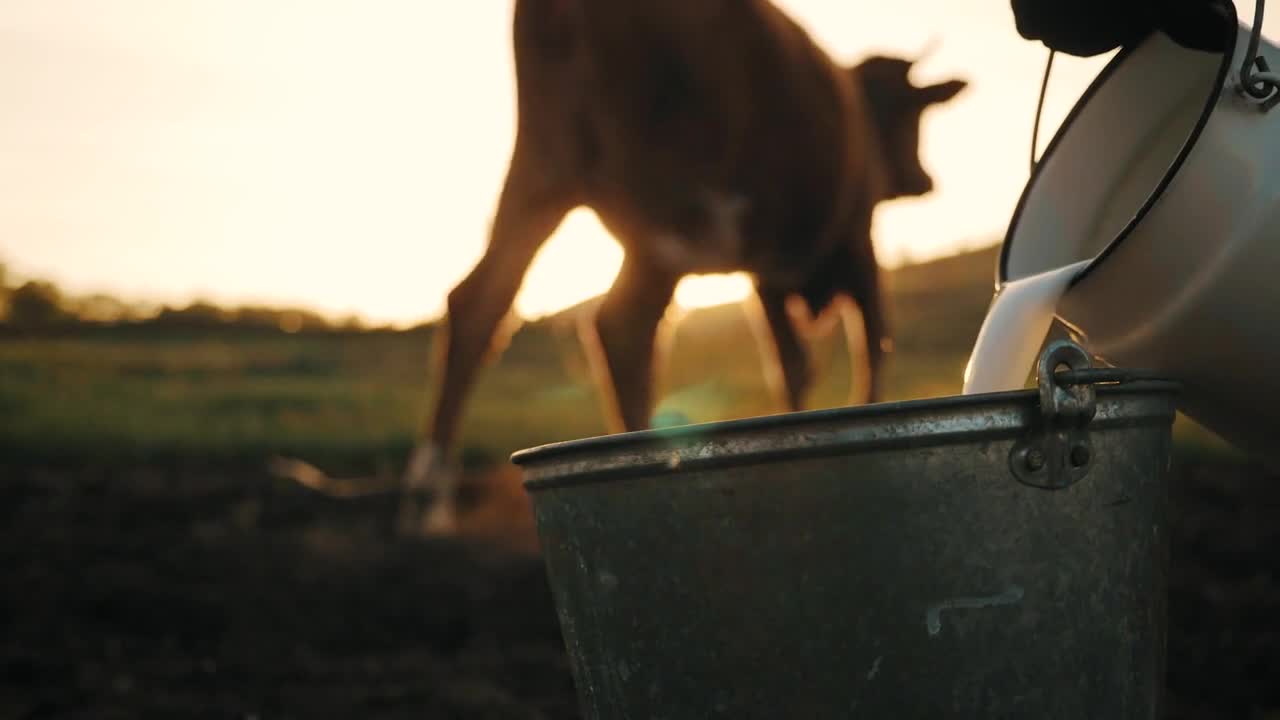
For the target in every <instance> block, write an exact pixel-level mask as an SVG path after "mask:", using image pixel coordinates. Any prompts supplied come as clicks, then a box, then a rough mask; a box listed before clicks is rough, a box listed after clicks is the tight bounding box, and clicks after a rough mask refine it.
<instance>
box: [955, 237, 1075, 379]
mask: <svg viewBox="0 0 1280 720" xmlns="http://www.w3.org/2000/svg"><path fill="white" fill-rule="evenodd" d="M1087 264H1089V261H1088V260H1082V261H1080V262H1078V263H1074V264H1071V265H1068V266H1066V267H1062V268H1058V269H1057V270H1050V271H1049V272H1044V273H1040V274H1039V275H1031V276H1029V277H1025V278H1022V279H1020V280H1015V281H1013V282H1009V283H1005V284H1004V285H1001V286H1000V289H999V290H998V291H997V292H996V294H995V297H994V298H993V299H992V301H991V307H990V308H989V309H988V310H987V317H986V319H984V320H983V321H982V329H981V330H979V331H978V340H977V342H975V343H974V345H973V353H972V354H971V355H970V356H969V365H968V367H966V368H965V370H964V394H965V395H972V394H974V393H986V392H1000V391H1002V390H1021V389H1022V388H1023V386H1024V385H1025V383H1026V380H1027V375H1028V374H1029V373H1030V372H1031V368H1032V367H1034V366H1035V364H1036V360H1037V358H1038V356H1039V354H1040V347H1041V346H1042V345H1043V344H1044V339H1045V337H1046V336H1047V335H1048V334H1049V328H1050V326H1051V325H1052V324H1053V316H1054V312H1055V311H1056V310H1057V308H1058V301H1059V300H1060V299H1061V298H1062V295H1063V293H1065V292H1066V291H1067V285H1068V284H1069V283H1070V282H1071V278H1073V277H1074V276H1075V274H1076V273H1077V272H1079V271H1080V270H1081V269H1082V268H1084V266H1085V265H1087Z"/></svg>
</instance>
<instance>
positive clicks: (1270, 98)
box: [1031, 0, 1280, 172]
mask: <svg viewBox="0 0 1280 720" xmlns="http://www.w3.org/2000/svg"><path fill="white" fill-rule="evenodd" d="M1228 1H1231V0H1228ZM1266 5H1267V2H1266V0H1256V3H1255V5H1254V13H1253V27H1252V28H1250V31H1249V47H1248V48H1247V49H1246V50H1245V53H1244V61H1243V62H1242V63H1241V65H1240V82H1239V84H1238V85H1237V86H1236V90H1237V92H1239V93H1240V94H1241V95H1242V96H1244V97H1245V98H1246V99H1248V100H1251V101H1253V102H1255V103H1257V104H1258V106H1259V107H1260V108H1261V109H1262V111H1263V112H1268V111H1270V110H1271V109H1272V108H1274V107H1275V106H1276V105H1280V73H1277V72H1273V71H1272V70H1271V65H1270V64H1269V63H1268V62H1267V59H1266V58H1265V57H1263V56H1261V55H1259V54H1258V46H1259V45H1261V44H1262V20H1263V17H1264V16H1265V15H1266ZM1233 31H1234V30H1233ZM1054 55H1056V52H1055V51H1054V50H1053V49H1052V48H1051V49H1050V50H1049V59H1048V60H1046V61H1045V64H1044V79H1043V80H1041V82H1040V98H1039V100H1037V101H1036V117H1035V120H1034V121H1033V124H1032V126H1031V170H1032V172H1035V169H1036V162H1037V161H1036V149H1037V146H1038V145H1039V140H1040V115H1041V114H1042V113H1043V112H1044V98H1045V94H1046V92H1047V91H1048V89H1049V75H1050V73H1051V72H1052V70H1053V58H1054Z"/></svg>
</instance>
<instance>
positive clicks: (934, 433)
mask: <svg viewBox="0 0 1280 720" xmlns="http://www.w3.org/2000/svg"><path fill="white" fill-rule="evenodd" d="M1095 391H1096V394H1097V398H1098V405H1099V412H1098V416H1097V417H1095V419H1094V420H1093V421H1092V422H1090V424H1089V426H1090V427H1096V428H1107V427H1115V426H1119V425H1133V424H1135V423H1139V424H1141V423H1142V422H1143V421H1144V420H1147V421H1150V420H1152V419H1155V420H1159V421H1163V420H1166V419H1167V420H1168V422H1170V423H1172V421H1173V418H1174V416H1175V414H1176V406H1175V403H1176V401H1175V396H1176V395H1178V394H1179V392H1180V391H1181V385H1180V384H1179V383H1177V382H1173V381H1169V380H1136V381H1132V382H1124V383H1108V384H1099V385H1095ZM1153 395H1164V396H1166V397H1167V403H1162V404H1161V405H1160V407H1159V410H1156V411H1151V410H1148V411H1147V412H1145V413H1132V412H1131V413H1123V412H1122V413H1116V412H1110V413H1107V412H1104V409H1103V408H1104V407H1105V406H1106V405H1107V404H1108V402H1111V403H1114V401H1115V400H1116V399H1117V396H1153ZM1104 401H1105V402H1104ZM1039 403H1040V394H1039V391H1038V390H1036V389H1022V390H1006V391H1000V392H991V393H975V394H972V395H944V396H940V397H930V398H918V399H912V400H899V401H892V402H880V403H873V404H870V405H858V406H846V407H835V408H823V409H815V410H802V411H795V412H783V413H774V414H769V415H758V416H753V417H747V418H737V419H731V420H718V421H712V422H703V423H693V424H689V425H680V426H676V427H670V428H653V429H648V430H635V431H630V432H621V433H614V434H608V435H597V436H593V437H587V438H580V439H576V440H565V441H560V442H553V443H547V444H544V445H538V446H534V447H530V448H526V449H523V450H519V451H517V452H515V453H513V454H512V455H511V457H510V461H511V462H512V463H513V464H515V465H519V466H529V465H535V464H541V463H544V462H548V461H550V462H552V464H553V465H554V464H555V461H564V460H566V459H572V458H573V457H584V456H585V457H593V458H597V459H599V458H601V457H603V456H606V455H609V454H614V455H617V454H619V453H627V452H634V453H636V454H637V455H645V456H647V455H652V454H654V452H655V451H659V452H660V451H666V452H667V453H668V454H669V453H670V452H671V451H673V450H679V449H681V448H685V447H688V446H689V445H699V444H701V445H702V446H703V449H702V450H701V451H697V452H694V453H693V457H691V458H690V457H681V459H680V463H679V469H684V470H690V469H693V468H694V467H700V466H702V465H706V464H720V463H723V462H726V461H729V460H734V459H741V460H751V461H756V460H759V459H761V457H762V456H764V455H767V454H769V453H764V452H760V451H743V450H741V449H733V448H726V447H719V448H710V447H708V446H709V445H712V444H716V443H722V444H723V443H725V442H726V441H732V440H734V439H738V440H742V439H744V438H751V437H755V436H759V435H760V434H762V433H769V432H779V431H782V432H785V431H796V430H800V429H802V428H803V427H804V426H813V427H815V428H818V427H824V426H825V427H829V426H831V425H849V426H854V425H858V424H863V425H865V424H868V423H871V422H874V421H877V420H885V419H891V418H895V417H897V418H899V420H900V421H901V422H900V423H899V425H897V426H894V425H892V424H890V423H885V425H886V427H888V428H890V429H889V430H888V431H886V432H883V433H880V434H879V435H878V436H877V437H853V436H850V437H848V438H842V439H839V440H832V441H823V440H816V439H815V440H812V441H809V443H808V444H806V445H805V450H806V454H807V455H810V456H815V457H816V456H817V455H818V454H820V451H821V450H822V449H827V450H835V449H848V448H850V447H873V446H884V445H903V444H907V445H920V446H927V445H931V444H937V443H939V442H945V441H947V440H948V439H953V438H955V437H958V436H972V435H974V434H975V433H976V434H983V435H991V436H992V437H993V439H994V436H996V435H1016V434H1018V433H1019V432H1022V431H1025V430H1026V428H1027V427H1029V426H1030V425H1031V424H1032V423H1033V422H1034V421H1035V418H1036V417H1038V408H1039ZM984 408H985V409H987V410H988V411H990V412H989V413H986V414H983V415H982V416H981V419H980V420H978V421H973V418H974V417H975V414H974V411H979V410H982V409H984ZM956 410H967V411H969V414H968V415H965V416H964V417H963V418H961V419H960V420H961V421H959V422H957V423H955V425H956V427H952V428H938V429H932V430H930V431H929V432H916V433H911V432H907V431H905V430H904V429H903V428H904V427H906V426H907V425H909V424H910V423H909V422H908V421H909V419H910V418H911V416H916V417H917V418H918V417H919V416H924V415H928V414H929V413H945V412H947V411H956ZM1002 414H1003V421H1002V420H1000V419H999V418H1000V416H1001V415H1002ZM895 427H896V428H897V429H896V430H895V429H894V428H895ZM690 460H693V461H692V462H691V461H690ZM620 469H621V466H620V465H617V466H614V467H613V468H612V469H611V470H609V471H607V474H609V475H611V476H612V475H616V474H617V473H618V471H619V470H620ZM634 469H635V470H637V471H641V472H648V471H650V470H652V469H653V467H652V464H649V465H637V466H636V467H635V468H634ZM670 469H671V470H675V469H677V468H676V466H674V465H673V466H672V467H671V468H670ZM528 471H529V468H527V467H526V473H528ZM598 474H599V473H598V472H595V471H586V470H581V471H578V470H567V471H561V472H554V473H546V475H547V476H546V477H541V475H543V473H538V474H537V475H538V476H535V477H529V476H527V477H526V480H525V481H524V483H523V484H524V486H525V487H526V488H527V489H537V488H541V487H549V486H553V485H561V484H565V483H566V481H567V482H568V483H569V484H577V483H578V482H582V481H587V480H589V479H590V478H589V477H585V476H592V475H598Z"/></svg>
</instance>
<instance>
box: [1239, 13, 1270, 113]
mask: <svg viewBox="0 0 1280 720" xmlns="http://www.w3.org/2000/svg"><path fill="white" fill-rule="evenodd" d="M1266 4H1267V3H1266V0H1257V2H1256V4H1255V6H1254V7H1255V9H1254V13H1253V28H1252V29H1251V31H1250V32H1249V48H1248V50H1246V51H1245V54H1244V62H1243V63H1242V64H1241V66H1240V86H1239V90H1240V93H1241V94H1242V95H1244V96H1245V97H1246V98H1248V99H1250V100H1252V101H1254V102H1256V103H1258V104H1259V105H1260V106H1261V107H1262V111H1263V112H1267V111H1269V110H1271V108H1274V107H1275V106H1276V105H1277V104H1280V74H1277V73H1274V72H1272V71H1271V67H1270V66H1269V65H1268V64H1267V59H1266V58H1264V57H1262V56H1261V55H1259V54H1258V45H1259V44H1261V41H1262V18H1263V14H1264V11H1265V10H1266Z"/></svg>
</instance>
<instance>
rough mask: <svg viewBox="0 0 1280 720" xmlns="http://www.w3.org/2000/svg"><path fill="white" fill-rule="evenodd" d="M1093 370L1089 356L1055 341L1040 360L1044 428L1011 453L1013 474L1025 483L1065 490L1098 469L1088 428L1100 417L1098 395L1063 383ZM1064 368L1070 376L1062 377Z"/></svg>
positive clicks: (1089, 386)
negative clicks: (1077, 374) (1094, 464)
mask: <svg viewBox="0 0 1280 720" xmlns="http://www.w3.org/2000/svg"><path fill="white" fill-rule="evenodd" d="M1092 365H1093V363H1092V361H1091V360H1090V358H1089V354H1088V353H1086V352H1085V351H1084V349H1083V348H1081V347H1080V346H1079V345H1077V344H1076V343H1074V342H1072V341H1070V340H1056V341H1054V342H1052V343H1050V344H1049V346H1048V347H1046V348H1045V350H1044V352H1043V353H1042V354H1041V355H1040V362H1039V366H1038V368H1037V376H1038V378H1037V379H1038V385H1039V390H1040V418H1039V422H1038V423H1036V425H1035V427H1034V429H1033V430H1032V431H1031V432H1030V433H1029V434H1028V435H1027V436H1026V437H1024V438H1022V439H1020V440H1019V441H1018V442H1017V443H1015V444H1014V446H1013V450H1012V451H1011V452H1010V453H1009V469H1010V470H1011V471H1012V472H1013V475H1014V477H1016V478H1017V479H1018V480H1019V481H1020V482H1022V483H1024V484H1026V485H1031V486H1033V487H1039V488H1045V489H1049V490H1061V489H1064V488H1068V487H1070V486H1071V485H1074V484H1075V483H1077V482H1079V481H1080V480H1081V479H1083V478H1084V477H1085V476H1086V475H1088V473H1089V468H1090V467H1091V466H1092V465H1093V463H1092V462H1091V461H1092V459H1093V446H1092V443H1090V440H1089V431H1088V425H1089V422H1090V421H1091V420H1093V416H1094V414H1095V413H1096V412H1097V393H1096V392H1095V391H1094V387H1093V385H1092V384H1091V383H1088V382H1085V383H1064V382H1062V380H1061V378H1062V377H1063V376H1064V375H1066V374H1067V373H1080V372H1081V371H1088V370H1090V369H1091V368H1092ZM1062 366H1066V368H1067V370H1066V373H1060V372H1058V369H1059V368H1060V367H1062Z"/></svg>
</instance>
